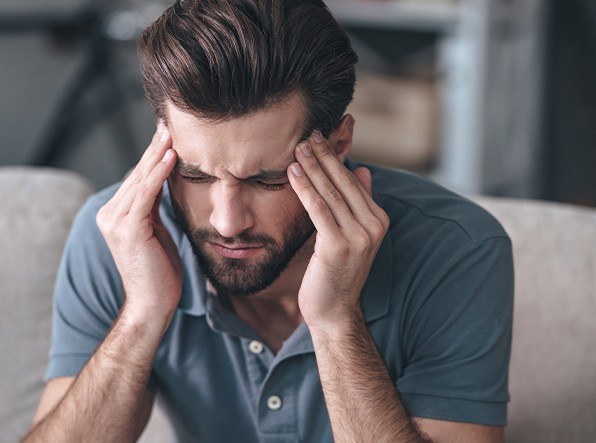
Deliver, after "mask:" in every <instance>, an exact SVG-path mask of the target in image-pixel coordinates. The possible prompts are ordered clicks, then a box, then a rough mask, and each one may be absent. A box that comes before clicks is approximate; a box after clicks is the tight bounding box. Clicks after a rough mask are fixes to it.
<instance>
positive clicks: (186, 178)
mask: <svg viewBox="0 0 596 443" xmlns="http://www.w3.org/2000/svg"><path fill="white" fill-rule="evenodd" d="M180 178H182V180H184V181H187V182H189V183H210V182H212V181H213V180H214V177H208V176H207V177H189V176H187V175H181V176H180Z"/></svg>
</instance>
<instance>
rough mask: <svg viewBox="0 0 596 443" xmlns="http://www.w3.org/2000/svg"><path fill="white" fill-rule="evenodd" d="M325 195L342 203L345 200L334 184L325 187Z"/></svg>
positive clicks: (333, 200) (335, 201)
mask: <svg viewBox="0 0 596 443" xmlns="http://www.w3.org/2000/svg"><path fill="white" fill-rule="evenodd" d="M325 196H326V197H327V198H329V199H330V200H331V201H332V202H333V203H342V202H343V200H344V199H343V197H342V196H341V194H340V192H339V191H338V190H337V188H336V187H335V186H333V185H332V184H329V185H328V186H327V187H326V188H325Z"/></svg>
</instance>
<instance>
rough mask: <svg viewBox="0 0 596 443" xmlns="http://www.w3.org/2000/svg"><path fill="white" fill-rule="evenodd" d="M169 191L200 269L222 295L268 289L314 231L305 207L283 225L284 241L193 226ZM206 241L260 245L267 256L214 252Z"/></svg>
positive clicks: (253, 292)
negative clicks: (226, 234)
mask: <svg viewBox="0 0 596 443" xmlns="http://www.w3.org/2000/svg"><path fill="white" fill-rule="evenodd" d="M170 195H171V197H172V198H171V201H172V207H173V209H174V213H175V215H176V218H177V220H178V222H179V223H180V225H181V227H182V230H183V231H184V233H185V234H186V236H187V238H188V240H189V242H190V245H191V247H192V250H193V253H194V255H195V258H196V259H197V262H198V263H199V266H200V268H201V271H203V273H204V275H205V277H207V279H208V280H209V282H210V283H211V284H212V285H213V287H214V288H215V290H216V291H217V293H218V294H220V295H224V296H249V295H253V294H255V293H257V292H260V291H262V290H263V289H266V288H267V287H269V286H270V285H271V284H272V283H273V282H275V280H277V279H278V278H279V276H280V275H281V274H282V273H283V271H284V270H285V269H286V268H287V266H288V264H289V263H290V262H291V261H292V258H294V256H295V255H296V253H297V252H298V251H299V250H300V248H301V247H302V246H303V245H304V244H305V243H306V241H307V240H308V239H309V238H310V237H311V236H312V234H313V233H314V232H315V227H314V225H313V223H312V221H311V220H310V217H309V216H308V213H307V212H306V210H305V209H304V208H302V209H301V212H300V213H299V214H298V215H295V216H292V217H288V219H289V220H290V223H288V224H287V226H285V227H284V229H283V237H282V240H281V243H280V242H278V241H276V240H275V239H274V238H273V237H271V236H269V235H267V234H264V233H256V232H251V231H248V230H247V231H244V232H241V233H240V234H238V235H237V236H234V237H223V236H221V235H220V234H219V233H218V232H217V231H214V230H209V229H203V228H196V227H193V226H191V224H190V221H189V220H190V217H189V216H188V215H187V212H186V211H185V209H184V208H183V207H182V205H181V204H179V203H178V202H177V201H176V199H175V198H174V196H173V195H172V194H170ZM207 243H216V244H219V245H222V246H226V247H233V246H235V245H243V246H259V247H261V248H263V251H260V252H259V253H258V254H257V255H258V256H261V255H264V256H263V257H260V258H256V257H255V258H252V257H250V258H247V259H233V258H228V257H223V256H214V253H213V252H210V251H209V250H208V246H207Z"/></svg>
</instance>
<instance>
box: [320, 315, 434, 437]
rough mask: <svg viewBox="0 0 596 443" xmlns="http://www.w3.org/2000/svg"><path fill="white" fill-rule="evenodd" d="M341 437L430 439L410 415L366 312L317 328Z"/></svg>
mask: <svg viewBox="0 0 596 443" xmlns="http://www.w3.org/2000/svg"><path fill="white" fill-rule="evenodd" d="M311 336H312V339H313V344H314V348H315V354H316V358H317V365H318V369H319V374H320V377H321V384H322V387H323V393H324V396H325V402H326V404H327V409H328V412H329V418H330V420H331V427H332V429H333V435H334V438H335V441H337V442H339V443H343V442H366V441H375V442H425V441H428V440H426V439H425V438H424V437H423V436H422V435H421V434H420V433H419V432H418V430H417V428H416V426H415V425H414V423H413V422H412V421H411V419H410V417H409V416H408V414H407V412H406V410H405V408H404V406H403V404H402V402H401V400H400V398H399V395H398V393H397V390H396V388H395V386H394V385H393V382H392V381H391V378H390V376H389V373H388V371H387V368H386V367H385V364H384V362H383V360H382V359H381V357H380V355H379V353H378V351H377V349H376V346H375V344H374V342H373V340H372V338H371V336H370V334H369V332H368V330H367V328H366V324H365V322H364V319H363V318H361V316H360V315H359V316H357V317H356V318H353V319H352V320H351V321H350V322H349V323H347V324H346V325H345V327H342V328H341V329H336V330H333V331H317V330H313V329H311Z"/></svg>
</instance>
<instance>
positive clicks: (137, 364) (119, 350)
mask: <svg viewBox="0 0 596 443" xmlns="http://www.w3.org/2000/svg"><path fill="white" fill-rule="evenodd" d="M170 144H171V141H170V139H169V134H168V133H167V130H166V129H165V128H164V127H163V126H162V127H160V130H159V131H158V132H157V133H156V134H155V137H154V139H153V141H152V143H151V145H150V146H149V148H148V149H147V151H146V152H145V154H144V155H143V158H142V159H141V161H140V162H139V164H138V165H137V167H136V168H135V170H134V171H133V173H132V174H131V175H130V176H129V177H128V178H127V179H126V181H125V182H124V183H123V184H122V186H121V187H120V189H119V190H118V192H117V193H116V194H115V195H114V197H113V198H112V199H111V200H110V201H109V202H108V203H107V204H106V205H105V206H103V207H102V208H101V209H100V211H99V212H98V214H97V224H98V227H99V229H100V231H101V233H102V235H103V236H104V238H105V240H106V243H107V245H108V247H109V249H110V252H111V254H112V256H113V258H114V261H115V263H116V266H117V268H118V272H119V273H120V275H121V277H122V283H123V286H124V293H125V294H126V298H125V302H124V306H123V308H122V310H121V312H120V315H119V316H118V319H117V320H116V322H115V323H114V325H113V326H112V329H111V330H110V332H109V333H108V334H107V336H106V337H105V339H104V341H103V342H102V344H101V345H100V346H99V347H98V348H97V350H96V351H95V353H94V354H93V356H92V357H91V358H90V359H89V361H88V362H87V364H86V365H85V367H84V368H83V369H82V370H81V372H80V373H79V375H78V376H77V377H76V378H75V379H74V380H72V381H71V380H69V379H66V380H64V379H56V380H54V381H53V382H50V383H49V384H48V387H47V388H46V392H45V393H44V396H43V398H42V402H41V403H40V406H39V409H38V414H37V416H36V424H35V427H34V428H33V429H32V431H31V432H30V433H29V435H28V436H27V437H26V438H25V441H26V442H29V441H31V442H35V441H65V442H68V441H73V442H76V441H91V440H92V441H106V442H107V441H110V442H111V441H134V440H135V439H136V438H137V437H138V436H139V435H140V433H141V431H142V430H143V428H144V426H145V424H146V422H147V418H148V416H149V412H150V410H151V404H152V401H153V394H152V393H150V392H149V391H148V389H147V383H148V380H149V376H150V374H151V367H152V362H153V359H154V357H155V353H156V351H157V348H158V346H159V343H160V342H161V339H162V337H163V334H164V333H165V331H166V329H167V327H168V325H169V323H170V321H171V318H172V316H173V313H174V311H175V309H176V306H177V304H178V301H179V298H180V294H181V287H182V267H181V263H180V258H179V256H178V252H177V249H176V246H175V244H174V243H173V241H172V239H171V237H170V236H169V233H168V232H167V230H166V229H165V227H164V226H163V224H162V223H161V220H160V217H159V204H160V200H161V198H160V197H161V188H162V185H163V183H164V181H165V179H166V178H167V177H168V175H169V174H170V172H171V170H172V169H173V166H174V164H175V153H174V151H173V150H171V149H169V147H170Z"/></svg>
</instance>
